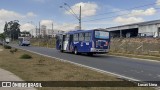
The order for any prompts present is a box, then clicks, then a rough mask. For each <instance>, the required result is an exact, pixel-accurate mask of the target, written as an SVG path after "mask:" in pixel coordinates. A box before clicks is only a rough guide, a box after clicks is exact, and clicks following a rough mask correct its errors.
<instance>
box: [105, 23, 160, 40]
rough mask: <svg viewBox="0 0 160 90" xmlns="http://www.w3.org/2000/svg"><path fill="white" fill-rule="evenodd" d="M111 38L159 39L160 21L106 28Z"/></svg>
mask: <svg viewBox="0 0 160 90" xmlns="http://www.w3.org/2000/svg"><path fill="white" fill-rule="evenodd" d="M106 30H107V31H110V33H111V36H112V37H137V36H150V37H160V20H154V21H148V22H141V23H134V24H128V25H122V26H116V27H110V28H106Z"/></svg>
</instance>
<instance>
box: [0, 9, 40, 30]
mask: <svg viewBox="0 0 160 90" xmlns="http://www.w3.org/2000/svg"><path fill="white" fill-rule="evenodd" d="M36 16H37V15H36V14H34V13H33V12H28V13H26V14H20V13H18V12H15V11H11V10H6V9H0V32H3V29H4V24H5V22H9V21H12V20H20V21H23V20H25V21H28V20H29V19H30V18H31V17H36Z"/></svg>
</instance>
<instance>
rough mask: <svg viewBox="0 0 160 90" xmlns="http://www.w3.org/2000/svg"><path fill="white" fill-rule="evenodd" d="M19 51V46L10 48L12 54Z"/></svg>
mask: <svg viewBox="0 0 160 90" xmlns="http://www.w3.org/2000/svg"><path fill="white" fill-rule="evenodd" d="M17 51H18V49H17V48H15V49H10V52H11V53H12V54H14V52H17Z"/></svg>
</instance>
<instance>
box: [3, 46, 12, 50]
mask: <svg viewBox="0 0 160 90" xmlns="http://www.w3.org/2000/svg"><path fill="white" fill-rule="evenodd" d="M4 48H5V49H11V48H12V47H11V46H8V45H4Z"/></svg>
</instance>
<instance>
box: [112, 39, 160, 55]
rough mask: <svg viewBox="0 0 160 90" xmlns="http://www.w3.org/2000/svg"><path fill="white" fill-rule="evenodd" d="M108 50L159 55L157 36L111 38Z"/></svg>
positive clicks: (159, 41) (159, 48)
mask: <svg viewBox="0 0 160 90" xmlns="http://www.w3.org/2000/svg"><path fill="white" fill-rule="evenodd" d="M110 52H113V53H126V54H137V55H155V56H160V39H159V38H124V39H119V38H114V39H111V44H110Z"/></svg>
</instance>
